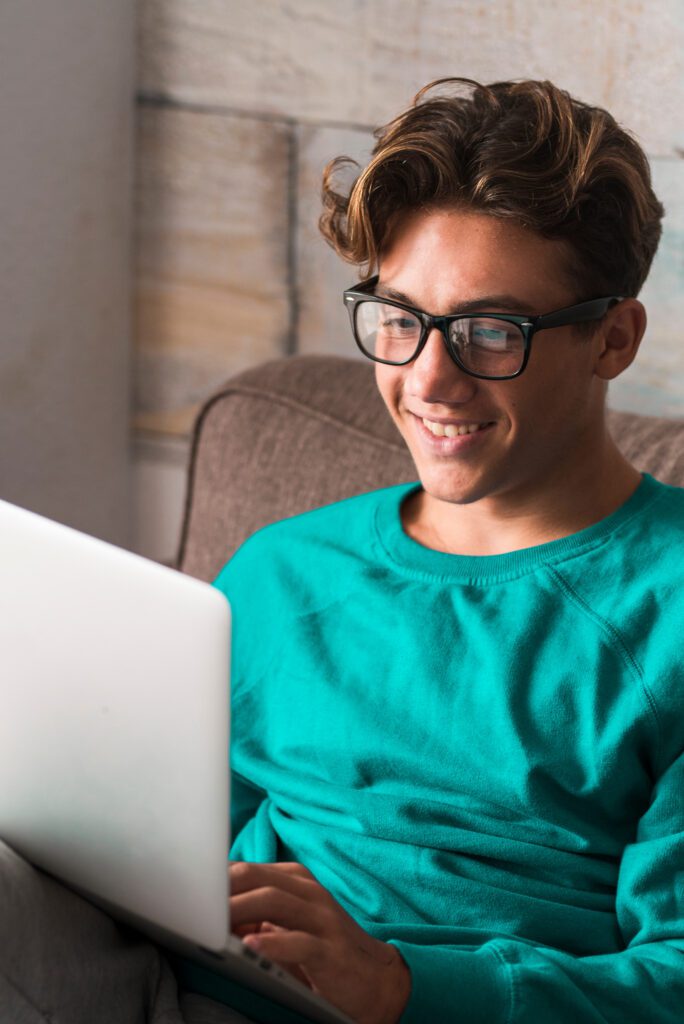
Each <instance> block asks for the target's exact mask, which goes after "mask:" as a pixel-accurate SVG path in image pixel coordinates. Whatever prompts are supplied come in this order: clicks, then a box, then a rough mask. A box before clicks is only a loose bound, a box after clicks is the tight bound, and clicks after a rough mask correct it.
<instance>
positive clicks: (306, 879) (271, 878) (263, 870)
mask: <svg viewBox="0 0 684 1024" xmlns="http://www.w3.org/2000/svg"><path fill="white" fill-rule="evenodd" d="M229 880H230V891H231V895H238V894H240V893H243V892H249V890H250V889H258V888H261V887H262V886H265V885H275V886H277V887H278V888H280V889H284V890H285V891H286V892H291V893H293V894H294V895H297V896H301V897H302V898H304V899H311V898H312V894H313V893H314V892H315V889H316V888H319V889H320V890H321V891H322V892H327V890H324V889H323V886H321V885H320V884H319V883H318V882H317V881H316V879H315V878H314V877H313V875H312V874H311V872H310V871H308V870H307V869H306V868H303V867H302V865H301V864H251V863H249V862H248V861H238V862H237V863H233V864H231V865H230V872H229Z"/></svg>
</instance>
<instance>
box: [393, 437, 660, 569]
mask: <svg viewBox="0 0 684 1024" xmlns="http://www.w3.org/2000/svg"><path fill="white" fill-rule="evenodd" d="M599 449H600V450H599ZM594 452H595V456H597V457H594V458H586V457H585V458H583V459H581V460H580V461H579V462H578V463H577V465H576V466H574V467H571V466H568V465H567V464H566V463H564V464H563V466H562V467H560V469H555V470H551V471H550V472H548V473H547V474H546V475H545V476H544V478H543V479H542V480H539V481H538V483H537V486H536V487H530V486H525V487H520V488H518V489H517V490H514V491H510V492H507V493H505V494H497V495H490V496H487V497H486V498H482V499H480V500H478V501H474V502H472V503H470V504H467V505H459V504H455V503H451V502H446V501H441V500H439V499H437V498H434V497H432V496H431V495H429V494H427V493H426V492H425V491H419V492H418V493H417V494H416V495H414V497H413V499H411V500H410V501H409V502H407V503H406V506H405V507H404V509H403V510H402V520H403V524H404V529H405V530H406V532H407V533H408V534H409V536H410V537H413V539H414V540H417V541H418V542H419V543H420V544H423V545H424V546H425V547H429V548H434V549H435V550H438V551H445V552H447V553H449V554H459V555H501V554H506V553H508V552H511V551H519V550H521V549H523V548H528V547H534V546H536V545H538V544H546V543H548V542H550V541H553V540H559V539H561V538H562V537H568V536H570V535H571V534H573V533H577V532H578V531H579V530H583V529H586V527H588V526H592V525H593V524H594V523H597V522H600V520H601V519H605V518H606V516H609V515H611V513H613V512H615V511H616V510H617V509H618V508H619V507H620V506H621V505H623V504H624V502H625V501H627V499H628V498H629V497H631V495H632V494H633V493H634V491H635V490H636V489H637V487H638V486H639V484H640V482H641V474H640V473H639V472H638V470H636V469H635V468H634V466H632V465H631V464H630V463H629V462H628V461H627V460H626V459H625V458H624V456H623V455H622V454H621V452H620V451H619V449H618V448H617V446H616V445H615V443H614V441H613V440H612V438H610V437H609V436H608V435H607V434H606V435H605V437H604V443H603V444H602V445H601V446H598V449H596V448H595V449H594Z"/></svg>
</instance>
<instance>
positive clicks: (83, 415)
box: [0, 0, 136, 544]
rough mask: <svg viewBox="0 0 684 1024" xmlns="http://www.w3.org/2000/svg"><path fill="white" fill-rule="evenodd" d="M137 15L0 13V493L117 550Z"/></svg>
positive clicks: (126, 413)
mask: <svg viewBox="0 0 684 1024" xmlns="http://www.w3.org/2000/svg"><path fill="white" fill-rule="evenodd" d="M135 14H136V7H135V4H134V0H117V2H116V3H109V2H108V0H69V3H67V4H64V3H60V4H50V3H39V2H36V0H3V2H2V4H0V69H1V70H0V80H1V82H2V88H1V89H0V128H1V137H2V160H0V225H1V228H2V231H1V235H2V246H1V247H0V308H1V309H2V328H1V330H0V497H2V498H5V499H7V500H9V501H12V502H15V503H16V504H20V505H24V506H27V507H29V508H31V509H33V510H35V511H38V512H41V513H43V514H45V515H48V516H50V517H51V518H55V519H59V520H61V521H63V522H66V523H69V524H71V525H73V526H76V527H78V528H79V529H82V530H85V531H87V532H89V533H93V534H96V535H98V536H100V537H104V538H106V539H108V540H112V541H115V542H117V543H120V544H128V543H129V542H130V491H129V484H130V459H129V441H130V377H131V361H130V347H131V344H130V339H131V315H130V307H131V254H132V245H131V214H132V211H131V204H132V201H131V196H132V179H133V159H132V145H133V109H134V108H133V103H134V96H135V38H136V37H135V28H136V21H135Z"/></svg>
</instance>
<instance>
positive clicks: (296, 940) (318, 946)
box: [243, 928, 330, 975]
mask: <svg viewBox="0 0 684 1024" xmlns="http://www.w3.org/2000/svg"><path fill="white" fill-rule="evenodd" d="M243 942H244V943H245V945H246V946H249V948H250V949H253V950H254V951H255V952H258V953H260V954H261V955H262V956H265V957H268V958H269V960H275V961H277V962H278V963H280V964H287V965H296V966H298V967H300V968H301V969H302V970H303V971H304V972H305V974H307V975H308V973H309V972H314V973H315V972H317V971H322V970H324V969H325V967H326V966H327V965H328V963H329V960H330V947H329V945H328V943H327V942H325V940H323V939H319V938H318V937H317V936H315V935H310V934H309V933H308V932H301V931H291V930H290V929H286V928H281V929H277V930H274V931H272V932H260V933H259V934H258V935H248V936H247V937H246V938H245V939H243Z"/></svg>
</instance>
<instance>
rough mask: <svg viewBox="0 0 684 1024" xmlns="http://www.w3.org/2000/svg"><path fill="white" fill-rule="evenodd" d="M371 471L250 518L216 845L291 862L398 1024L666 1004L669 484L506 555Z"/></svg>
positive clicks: (682, 723)
mask: <svg viewBox="0 0 684 1024" xmlns="http://www.w3.org/2000/svg"><path fill="white" fill-rule="evenodd" d="M416 486H417V485H415V484H412V485H402V486H399V487H393V488H389V489H386V490H381V491H375V492H373V493H370V494H365V495H361V496H359V497H355V498H352V499H349V500H347V501H343V502H340V503H337V504H335V505H330V506H328V507H326V508H323V509H319V510H316V511H314V512H310V513H307V514H305V515H301V516H297V517H294V518H292V519H288V520H285V521H283V522H280V523H277V524H275V525H273V526H269V527H267V528H265V529H263V530H261V531H259V532H258V533H257V534H255V535H254V536H253V537H252V538H250V539H249V540H248V541H247V542H246V543H245V544H244V545H243V546H242V548H241V549H240V550H239V551H238V552H237V553H236V555H235V556H234V557H233V559H232V560H231V561H230V562H229V563H228V565H227V566H226V567H225V569H224V570H223V571H222V572H221V574H220V576H219V577H218V580H217V581H216V585H217V586H218V587H219V588H220V589H221V590H222V591H223V592H224V593H225V594H226V595H227V597H228V599H229V601H230V603H231V606H232V610H233V630H234V633H233V662H232V695H233V697H232V709H233V711H232V714H233V719H232V744H231V763H232V772H233V776H232V778H233V788H232V800H233V804H232V828H233V833H232V834H233V837H234V841H233V845H232V850H231V857H232V858H233V859H236V860H248V861H257V862H274V861H284V860H288V861H298V862H300V863H301V864H303V865H305V866H306V867H307V868H309V869H310V870H311V871H312V872H313V874H314V875H315V877H316V878H317V879H318V881H319V882H320V883H321V884H322V885H323V886H325V887H326V888H327V889H328V890H329V891H330V892H331V893H332V895H333V896H334V897H335V898H336V899H337V900H338V901H339V903H340V904H341V905H342V906H343V907H344V908H345V910H347V911H348V913H349V914H351V915H352V916H353V917H354V918H355V919H356V920H357V921H358V923H359V924H360V925H361V926H362V927H363V928H365V929H366V930H367V931H368V932H369V933H370V934H371V935H373V936H375V937H376V938H379V939H382V940H384V941H389V942H392V943H394V944H395V945H396V947H397V948H398V949H399V951H400V952H401V954H402V956H403V957H404V959H405V961H406V963H407V964H408V966H409V968H410V971H411V975H412V994H411V997H410V1001H409V1004H408V1006H407V1008H406V1010H405V1012H404V1014H403V1016H402V1018H401V1021H402V1024H427V1022H429V1024H438V1022H441V1021H444V1022H454V1024H455V1022H464V1024H523V1022H525V1024H547V1022H549V1024H599V1022H600V1024H605V1022H607V1021H610V1022H615V1024H618V1022H619V1024H632V1022H634V1024H636V1022H644V1024H646V1022H648V1024H666V1022H667V1024H675V1022H677V1024H682V1021H684V756H683V750H684V671H683V669H684V654H683V644H684V586H683V583H684V490H680V489H678V488H672V487H667V486H665V485H663V484H660V483H658V482H656V481H655V480H653V479H652V478H651V477H649V476H644V477H643V479H642V482H641V484H640V486H639V488H638V489H637V491H636V492H635V493H634V495H633V496H632V497H631V498H630V499H629V500H628V501H627V503H626V504H625V505H623V506H622V507H621V508H620V509H618V510H617V511H616V512H615V513H614V514H613V515H611V516H609V517H608V518H607V519H604V520H603V521H601V522H600V523H598V524H596V525H594V526H591V527H589V528H588V529H586V530H583V531H581V532H580V533H577V534H574V535H573V536H570V537H567V538H564V539H562V540H558V541H554V542H552V543H549V544H544V545H541V546H538V547H533V548H527V549H525V550H521V551H515V552H511V553H510V554H504V555H496V556H485V557H468V556H459V555H449V554H444V553H442V552H437V551H433V550H430V549H428V548H425V547H423V546H421V545H420V544H418V543H417V542H416V541H414V540H412V539H411V538H409V537H408V536H407V535H406V534H405V533H404V531H403V529H402V525H401V519H400V506H401V502H402V500H403V499H404V498H405V497H406V496H407V495H408V494H409V493H410V492H411V491H412V490H413V489H414V488H415V487H416Z"/></svg>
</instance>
